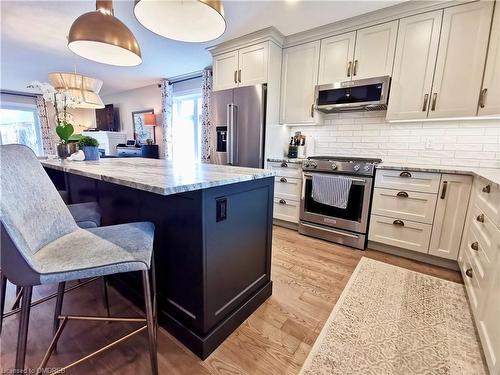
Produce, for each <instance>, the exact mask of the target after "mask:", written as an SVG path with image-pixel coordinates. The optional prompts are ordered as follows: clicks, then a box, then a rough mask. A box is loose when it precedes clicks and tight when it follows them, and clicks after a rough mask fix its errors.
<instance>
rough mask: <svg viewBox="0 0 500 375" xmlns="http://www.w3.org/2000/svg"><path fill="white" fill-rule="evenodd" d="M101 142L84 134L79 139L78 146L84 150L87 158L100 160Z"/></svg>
mask: <svg viewBox="0 0 500 375" xmlns="http://www.w3.org/2000/svg"><path fill="white" fill-rule="evenodd" d="M98 146H99V142H98V141H97V139H95V138H92V137H87V136H85V135H84V136H82V137H81V138H80V140H79V141H78V147H79V148H80V150H83V153H84V154H85V160H99V148H98Z"/></svg>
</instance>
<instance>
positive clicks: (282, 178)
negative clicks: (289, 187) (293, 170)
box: [280, 177, 288, 182]
mask: <svg viewBox="0 0 500 375" xmlns="http://www.w3.org/2000/svg"><path fill="white" fill-rule="evenodd" d="M280 181H281V182H288V180H287V179H286V178H285V177H281V178H280Z"/></svg>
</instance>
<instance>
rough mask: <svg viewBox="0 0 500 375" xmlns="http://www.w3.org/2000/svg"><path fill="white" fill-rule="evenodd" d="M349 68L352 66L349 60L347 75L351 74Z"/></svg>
mask: <svg viewBox="0 0 500 375" xmlns="http://www.w3.org/2000/svg"><path fill="white" fill-rule="evenodd" d="M351 68H352V61H349V63H348V64H347V76H348V77H350V76H351Z"/></svg>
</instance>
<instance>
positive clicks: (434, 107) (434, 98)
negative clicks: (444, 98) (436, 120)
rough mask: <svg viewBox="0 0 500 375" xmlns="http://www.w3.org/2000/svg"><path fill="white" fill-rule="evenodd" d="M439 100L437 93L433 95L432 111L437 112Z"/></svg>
mask: <svg viewBox="0 0 500 375" xmlns="http://www.w3.org/2000/svg"><path fill="white" fill-rule="evenodd" d="M437 98H438V93H437V92H435V93H434V94H432V105H431V111H435V110H436V101H437Z"/></svg>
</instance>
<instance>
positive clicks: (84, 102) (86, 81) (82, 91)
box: [49, 72, 104, 109]
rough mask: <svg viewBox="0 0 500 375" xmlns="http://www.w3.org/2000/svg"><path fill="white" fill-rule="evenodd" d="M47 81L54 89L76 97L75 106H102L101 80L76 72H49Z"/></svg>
mask: <svg viewBox="0 0 500 375" xmlns="http://www.w3.org/2000/svg"><path fill="white" fill-rule="evenodd" d="M49 81H50V83H51V85H52V86H54V88H55V89H56V90H64V91H66V92H69V93H70V94H71V95H72V96H73V97H75V98H77V99H78V101H79V104H78V105H77V106H76V108H93V109H98V108H104V103H103V102H102V100H101V98H100V96H99V91H100V90H101V87H102V81H101V80H99V79H95V78H91V77H86V76H83V75H81V74H76V73H60V72H57V73H49Z"/></svg>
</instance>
